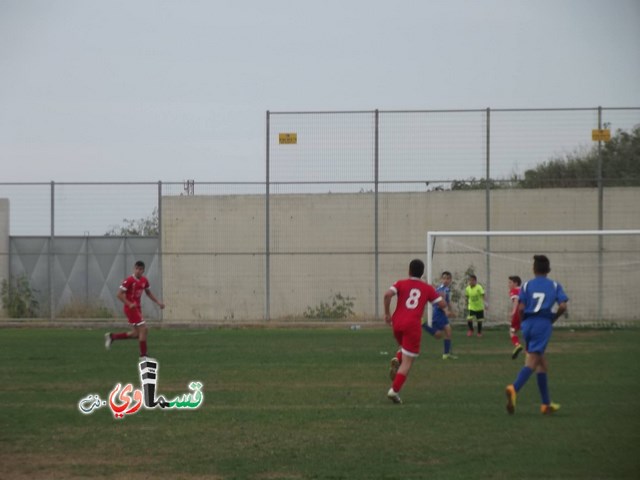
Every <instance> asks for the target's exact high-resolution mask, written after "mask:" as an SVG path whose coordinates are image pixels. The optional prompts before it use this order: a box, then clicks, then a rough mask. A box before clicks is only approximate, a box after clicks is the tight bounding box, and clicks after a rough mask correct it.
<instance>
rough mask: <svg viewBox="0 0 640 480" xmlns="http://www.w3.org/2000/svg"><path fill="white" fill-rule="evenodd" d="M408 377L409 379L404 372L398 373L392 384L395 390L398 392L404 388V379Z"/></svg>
mask: <svg viewBox="0 0 640 480" xmlns="http://www.w3.org/2000/svg"><path fill="white" fill-rule="evenodd" d="M406 379H407V376H406V375H403V374H402V373H398V374H396V378H395V379H394V380H393V385H392V388H393V391H394V392H396V393H398V392H399V391H400V389H401V388H402V385H404V381H405V380H406Z"/></svg>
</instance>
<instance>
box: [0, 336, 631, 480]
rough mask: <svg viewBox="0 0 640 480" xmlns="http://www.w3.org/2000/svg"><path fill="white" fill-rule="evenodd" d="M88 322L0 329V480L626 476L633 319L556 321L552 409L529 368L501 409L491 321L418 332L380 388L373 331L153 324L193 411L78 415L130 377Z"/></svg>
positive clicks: (165, 383)
mask: <svg viewBox="0 0 640 480" xmlns="http://www.w3.org/2000/svg"><path fill="white" fill-rule="evenodd" d="M102 334H103V332H101V331H98V330H69V329H51V330H29V329H0V382H1V385H2V387H1V389H0V478H7V479H9V478H10V479H20V478H25V479H26V478H29V479H34V478H47V479H49V478H54V479H58V478H59V479H62V478H64V479H66V478H128V479H134V480H135V479H143V478H153V479H163V478H184V479H205V478H214V479H236V478H237V479H244V478H246V479H314V478H317V479H324V478H331V479H378V478H379V479H396V478H398V479H418V478H429V479H440V478H442V479H456V478H460V479H462V478H468V479H477V478H493V479H503V478H504V479H515V478H530V479H539V478H559V479H568V478H579V479H585V478H586V479H589V478H593V479H600V478H633V479H635V478H639V477H640V456H639V455H638V452H639V451H640V413H639V412H640V375H639V374H638V366H639V365H640V347H639V345H640V330H613V331H608V330H585V331H580V330H579V331H576V332H572V331H569V330H557V331H556V332H555V333H554V338H553V339H552V341H551V344H550V348H549V350H548V359H549V363H550V374H549V382H550V389H551V394H552V399H553V400H554V401H557V402H559V403H561V404H562V409H561V410H560V412H558V414H556V415H555V416H551V417H544V416H541V415H540V413H539V404H540V400H539V395H538V391H537V386H536V381H535V377H532V379H531V380H530V381H529V383H528V384H527V385H526V386H525V388H524V389H523V390H522V391H521V392H520V395H519V396H518V405H517V406H518V409H517V412H516V414H515V415H514V416H509V415H507V414H506V412H505V409H504V403H505V402H504V394H503V391H504V386H505V385H506V384H508V383H511V382H512V381H513V379H514V378H515V375H516V374H517V372H518V370H519V369H520V367H521V366H522V360H521V359H519V360H517V361H512V360H511V357H510V352H511V344H510V342H509V339H508V335H507V331H506V329H502V330H499V331H498V330H494V331H488V332H487V333H486V335H485V337H484V338H483V339H477V338H467V337H463V336H462V332H461V331H459V330H458V331H456V332H455V334H457V336H456V337H454V349H455V351H456V353H457V354H458V355H459V356H460V359H459V360H457V361H443V360H441V358H440V356H441V349H442V343H441V342H438V341H435V340H433V339H432V338H430V337H425V338H424V340H423V355H422V356H421V357H420V359H419V360H418V361H417V362H416V364H415V366H414V369H413V371H412V372H411V375H410V377H409V379H408V380H407V383H406V384H405V388H404V389H403V391H402V397H403V400H404V402H405V403H404V404H403V405H393V404H391V403H390V402H389V401H388V400H387V399H386V396H385V394H386V391H387V390H388V388H389V381H388V377H387V375H388V360H389V357H390V355H391V353H392V352H393V351H394V350H395V345H394V340H393V338H392V335H391V332H390V330H388V329H367V328H364V329H362V330H359V331H350V330H348V329H347V328H345V329H340V330H325V329H321V330H304V329H300V330H291V329H282V330H276V329H273V330H271V329H268V330H262V329H244V330H243V329H237V330H152V331H151V332H150V338H149V345H150V353H152V354H153V355H154V356H155V357H157V358H158V359H159V362H160V370H159V383H158V389H159V393H160V394H163V395H165V396H166V397H168V398H169V397H171V398H172V397H174V396H176V395H178V394H182V393H188V391H189V390H188V388H187V385H188V384H189V382H191V381H192V380H199V381H201V382H202V383H203V384H204V387H203V391H204V395H205V400H204V404H203V405H202V406H201V407H200V408H199V409H197V410H173V411H160V410H140V411H139V412H138V413H136V414H134V415H131V416H129V417H127V418H125V419H123V420H115V419H114V418H113V416H112V414H111V413H110V411H109V410H108V409H107V408H103V409H99V410H96V411H95V412H93V413H92V414H91V415H82V414H81V413H80V412H79V411H78V408H77V405H78V402H79V400H80V399H81V398H83V397H86V396H87V395H88V394H90V393H97V394H99V395H100V396H101V397H102V398H103V399H106V398H107V397H108V394H109V392H110V391H111V389H112V388H113V386H114V385H115V384H116V383H133V384H134V385H136V386H137V385H138V384H139V379H138V371H137V344H136V343H135V342H133V341H126V342H125V341H122V342H116V343H115V344H114V345H113V347H112V350H111V351H109V352H106V351H105V350H104V348H103V346H102Z"/></svg>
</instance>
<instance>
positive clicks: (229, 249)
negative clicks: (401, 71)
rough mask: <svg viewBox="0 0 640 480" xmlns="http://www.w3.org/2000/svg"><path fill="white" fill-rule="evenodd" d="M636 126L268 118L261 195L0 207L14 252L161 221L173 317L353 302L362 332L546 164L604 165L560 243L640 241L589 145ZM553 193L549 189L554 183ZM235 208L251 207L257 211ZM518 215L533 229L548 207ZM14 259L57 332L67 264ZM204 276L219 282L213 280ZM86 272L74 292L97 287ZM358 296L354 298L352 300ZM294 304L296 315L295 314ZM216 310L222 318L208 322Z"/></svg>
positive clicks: (283, 314) (9, 186) (126, 196)
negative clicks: (423, 261) (396, 290)
mask: <svg viewBox="0 0 640 480" xmlns="http://www.w3.org/2000/svg"><path fill="white" fill-rule="evenodd" d="M639 125H640V108H599V107H598V108H583V109H536V110H532V109H527V110H515V109H483V110H455V111H451V110H449V111H444V110H442V111H426V110H425V111H378V110H375V111H357V112H267V114H266V130H267V134H266V138H265V141H266V145H265V160H266V168H265V181H264V182H207V181H200V180H197V181H190V182H146V183H91V184H88V183H70V182H51V183H19V184H18V183H0V198H9V199H10V210H11V215H10V229H9V235H10V237H11V242H12V243H11V244H12V245H14V246H15V245H19V244H20V243H21V242H24V241H25V239H28V238H31V237H42V238H46V239H49V241H52V240H54V239H59V238H60V237H77V238H82V239H95V238H102V237H104V236H105V235H107V234H112V235H113V233H114V232H117V230H118V228H119V227H120V226H122V225H123V223H126V222H127V221H131V220H144V219H149V218H150V217H153V216H157V218H158V221H159V225H158V228H159V231H158V234H159V236H158V240H157V242H158V243H157V255H158V259H157V269H158V279H159V280H160V279H161V283H162V285H168V284H172V285H175V284H179V285H180V287H179V288H175V289H173V290H172V293H170V295H173V296H174V297H173V298H172V299H173V300H174V302H173V303H174V304H175V305H179V307H175V310H173V311H171V310H170V308H171V307H170V306H169V305H168V307H167V310H169V311H168V312H167V313H168V314H169V316H171V317H172V318H180V319H183V320H184V321H209V320H223V321H224V320H226V321H238V320H245V319H248V320H255V319H260V320H271V319H287V318H300V317H304V316H305V314H306V316H307V318H310V317H311V318H312V317H313V316H314V314H315V313H317V312H319V311H321V310H322V309H321V308H319V307H321V306H326V305H328V306H329V311H330V312H331V308H330V307H331V304H332V302H333V301H335V300H336V298H338V299H339V298H340V297H343V298H344V297H345V296H346V297H349V298H351V299H352V300H353V305H352V307H351V310H352V311H353V313H354V314H355V315H356V316H357V317H363V318H364V317H376V318H379V317H380V307H381V294H382V292H383V291H384V289H386V287H387V286H388V282H390V281H392V280H393V279H395V278H396V277H397V276H400V275H403V274H404V273H406V272H405V271H404V270H405V269H406V268H405V263H406V261H407V260H408V259H409V257H412V256H424V255H425V239H426V229H433V230H478V229H485V230H494V229H496V228H497V226H498V224H499V223H500V220H501V219H502V218H504V213H503V211H502V210H501V209H502V207H501V206H500V205H502V204H504V203H505V202H506V203H507V204H509V203H513V204H516V203H517V202H518V201H519V198H520V193H521V192H522V191H523V189H522V188H521V185H519V183H518V181H519V180H522V179H523V178H524V176H525V172H526V171H527V170H530V169H534V168H536V167H537V166H539V165H541V164H543V163H545V162H549V161H550V160H553V159H559V158H565V159H566V158H575V157H580V156H584V155H594V152H600V154H597V153H596V155H595V157H596V158H597V159H600V161H598V162H596V163H595V164H594V166H593V169H591V170H585V171H583V172H582V174H581V175H580V176H579V177H578V178H576V179H575V181H576V186H581V187H585V186H586V187H591V188H595V189H596V192H597V201H596V202H595V204H589V205H588V206H587V205H585V208H587V209H589V211H588V212H587V213H586V214H585V215H586V216H587V217H588V218H589V219H590V220H589V221H588V224H584V225H582V224H577V225H567V227H566V228H595V229H603V228H638V226H639V219H638V215H637V208H636V209H633V208H631V207H629V206H627V205H622V204H621V205H618V206H617V207H618V208H617V210H615V211H616V212H618V211H622V212H623V214H622V216H623V217H624V211H625V210H624V209H625V208H627V209H628V212H629V214H628V216H627V218H626V220H625V219H622V220H621V217H620V214H616V217H615V219H614V218H613V216H612V217H611V218H607V213H606V212H607V207H609V206H611V205H610V204H607V203H606V201H605V197H606V192H607V191H608V189H609V188H610V187H609V185H614V184H616V185H618V184H620V183H621V181H622V180H624V179H620V178H615V175H614V176H612V175H610V174H609V175H605V174H604V173H603V172H606V169H605V168H603V167H605V166H606V165H605V166H603V164H602V161H601V159H603V158H605V157H604V155H602V152H603V151H604V149H605V148H606V144H605V143H604V142H602V141H594V140H593V137H592V134H593V131H594V130H597V131H598V132H601V131H603V130H610V131H611V135H612V136H613V137H614V138H615V137H616V135H619V134H620V133H624V132H626V133H630V132H633V131H634V128H635V129H637V128H638V126H639ZM636 161H640V160H636ZM545 180H546V181H547V182H548V185H549V186H554V184H553V181H554V180H555V178H553V177H549V178H546V179H544V178H543V179H542V181H543V182H544V181H545ZM451 189H454V190H460V191H469V192H472V193H473V194H474V195H473V203H471V204H468V205H466V206H465V207H464V208H459V207H457V209H456V210H454V211H451V210H449V209H448V206H447V204H444V205H441V204H440V203H438V202H435V203H433V199H434V198H439V197H437V196H436V195H437V194H438V193H440V192H449V191H451ZM498 193H499V194H500V195H501V197H500V198H502V200H501V202H502V203H500V204H498V203H496V198H497V195H498ZM478 195H480V196H478ZM505 195H506V196H507V198H506V199H505V198H503V197H505ZM316 196H318V197H321V198H323V201H322V202H320V204H317V203H316V202H309V201H308V200H309V198H313V197H316ZM330 196H333V197H332V198H331V199H329V197H330ZM510 196H511V197H510ZM177 197H183V198H180V199H178V198H177ZM184 197H186V198H184ZM199 197H209V198H215V200H216V203H215V205H216V208H215V212H216V213H212V211H211V209H208V210H207V211H202V212H201V211H198V210H197V208H198V207H197V206H196V205H195V204H194V209H193V210H191V214H185V212H184V211H183V210H182V209H179V208H177V207H176V205H178V203H175V202H188V201H190V200H193V199H195V198H199ZM469 198H471V197H469ZM510 198H511V200H510ZM615 198H619V197H618V196H616V197H615ZM239 199H249V200H250V206H247V204H246V203H242V204H239V203H238V201H239ZM169 200H172V201H171V202H170V201H169ZM398 201H399V202H400V205H398V204H397V202H398ZM616 201H617V200H616ZM403 202H404V203H403ZM239 205H241V207H240V206H239ZM239 208H242V209H243V210H241V211H239V210H238V209H239ZM432 208H437V209H438V212H437V213H438V215H439V217H438V218H439V220H438V221H440V220H441V221H442V222H443V223H444V224H435V225H431V224H430V225H426V229H424V228H422V226H423V219H422V218H421V217H420V216H423V214H424V209H427V210H429V209H432ZM520 208H523V209H526V211H527V212H528V213H529V214H533V213H536V212H535V210H536V209H538V208H547V207H546V206H545V207H540V206H537V205H536V204H535V203H531V204H529V205H522V206H521V207H520ZM154 212H155V213H154ZM634 212H635V213H634ZM538 213H540V212H538ZM544 215H546V220H545V221H543V222H542V223H540V224H538V225H536V226H535V228H540V229H549V228H557V227H556V224H557V222H564V218H565V217H563V215H562V212H560V211H554V210H550V211H549V210H548V209H547V211H545V212H544ZM545 222H547V223H545ZM554 222H556V223H554ZM416 225H419V226H420V228H419V229H417V227H416ZM319 226H321V227H324V228H320V229H319ZM416 229H417V231H416ZM308 232H312V236H313V238H309V237H308V235H307V234H308ZM239 239H243V241H240V240H239ZM244 240H250V242H248V243H246V244H245V243H243V242H244ZM150 249H151V250H154V247H150ZM20 250H21V248H9V249H7V251H4V252H0V263H1V259H2V257H5V259H6V260H7V262H6V263H7V264H8V265H11V268H10V269H9V268H7V269H6V270H7V271H9V270H10V274H11V275H12V276H15V275H25V276H27V277H29V278H31V279H32V280H34V281H35V278H36V277H35V276H34V275H36V274H35V273H34V272H36V271H37V272H39V273H38V274H37V277H38V278H39V280H38V282H40V283H39V285H47V287H46V288H47V289H48V291H45V292H42V291H41V292H40V295H42V296H43V298H44V299H45V301H44V302H43V303H46V304H48V305H53V306H54V308H50V309H49V310H50V311H49V312H47V315H48V316H50V318H57V315H58V314H59V312H60V311H61V309H62V307H64V303H65V298H71V296H70V294H69V293H68V291H67V293H66V294H65V295H66V297H63V295H62V294H61V293H60V292H64V291H65V288H67V287H68V282H67V285H66V286H65V284H60V285H58V284H57V283H56V282H62V280H55V279H52V278H49V279H47V280H46V282H45V281H43V280H42V278H40V276H41V275H43V272H44V271H45V270H44V269H42V268H39V269H38V267H36V264H38V262H47V264H50V263H55V262H53V261H52V260H51V259H50V258H49V257H50V256H52V255H57V254H58V253H59V252H56V251H55V249H54V250H51V249H45V250H42V251H41V256H42V257H41V258H40V259H36V258H35V257H30V261H28V262H25V261H24V258H22V259H20V258H16V255H17V256H18V257H20ZM79 254H80V255H82V252H80V253H79ZM146 254H150V255H152V256H153V255H154V253H153V252H146V253H145V255H146ZM30 255H33V253H30ZM42 258H44V259H45V260H43V259H42ZM151 258H152V257H151ZM329 259H331V260H332V261H331V262H329V261H328V260H329ZM335 260H337V262H336V261H335ZM116 263H117V264H118V265H120V264H122V257H118V258H117V259H115V258H114V264H116ZM336 264H337V265H339V266H338V267H336ZM29 265H31V267H30V266H29ZM78 265H79V264H78ZM354 265H358V268H354ZM185 266H186V267H185ZM78 268H79V267H78ZM103 268H107V267H106V266H104V267H103ZM107 269H108V268H107ZM174 269H178V270H180V272H179V273H177V270H176V271H174ZM203 269H204V270H206V271H207V272H215V275H218V277H220V278H222V279H226V281H222V282H221V283H220V284H218V283H216V282H213V281H211V282H209V281H207V280H206V279H207V278H208V275H209V274H208V273H207V275H203V274H202V273H199V272H202V270H203ZM188 271H191V272H192V275H191V278H190V277H189V275H188V274H187V273H186V272H188ZM76 273H77V272H76ZM85 273H88V275H85ZM85 273H81V274H78V275H79V276H78V278H86V279H87V282H93V281H94V279H93V275H92V274H91V273H90V271H89V270H87V272H85ZM83 275H84V277H83ZM114 275H115V274H114ZM212 275H214V274H212ZM0 276H2V275H0ZM103 276H104V275H103ZM116 276H117V275H116ZM256 278H259V284H260V285H259V286H258V287H256V286H255V283H254V281H255V279H256ZM291 279H295V281H294V282H292V281H291ZM340 279H343V280H344V281H342V282H341V281H340ZM103 280H104V279H102V280H100V281H103ZM353 284H358V288H357V289H356V291H358V292H359V293H358V294H357V295H354V294H350V292H349V291H348V290H347V288H349V287H350V286H351V285H353ZM246 285H249V286H250V288H249V289H248V291H246V292H245V291H244V287H245V286H246ZM345 285H346V286H345ZM80 288H81V287H80V284H77V285H76V287H75V289H76V290H79V289H80ZM85 290H86V291H90V290H92V289H90V288H89V287H86V289H85ZM93 290H95V289H93ZM93 290H92V291H93ZM114 295H115V292H114ZM216 296H218V297H219V298H216ZM291 297H297V298H300V302H301V303H300V304H298V305H302V306H303V307H302V308H301V307H299V306H296V307H295V308H291V309H289V310H287V307H286V305H289V303H288V299H289V298H291ZM179 298H184V299H185V302H184V303H182V302H181V301H179ZM103 300H104V301H105V304H106V306H107V307H108V308H113V307H112V306H111V305H110V304H109V302H107V301H106V300H105V299H104V298H103ZM212 301H215V305H216V308H215V311H213V312H212V311H211V310H207V309H206V308H205V305H206V304H207V303H211V302H212ZM256 304H259V305H260V308H259V314H258V315H256V313H255V310H256V307H255V305H256ZM186 305H195V306H196V307H186ZM237 305H244V307H242V308H238V307H237ZM283 306H284V307H283Z"/></svg>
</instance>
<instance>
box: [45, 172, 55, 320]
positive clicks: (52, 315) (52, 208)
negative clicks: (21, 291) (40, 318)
mask: <svg viewBox="0 0 640 480" xmlns="http://www.w3.org/2000/svg"><path fill="white" fill-rule="evenodd" d="M50 194H51V200H50V215H51V219H50V232H49V259H48V260H49V261H48V262H47V269H48V272H47V277H48V278H47V280H48V283H49V320H50V321H53V320H55V312H54V304H55V295H54V291H53V259H54V251H53V249H54V239H55V238H54V237H55V235H56V230H55V182H54V181H51V192H50Z"/></svg>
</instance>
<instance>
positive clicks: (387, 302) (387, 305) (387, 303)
mask: <svg viewBox="0 0 640 480" xmlns="http://www.w3.org/2000/svg"><path fill="white" fill-rule="evenodd" d="M395 294H396V292H395V291H394V290H392V289H389V290H387V291H386V292H385V293H384V321H385V322H387V323H388V324H389V325H391V299H392V298H393V297H394V296H395Z"/></svg>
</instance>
